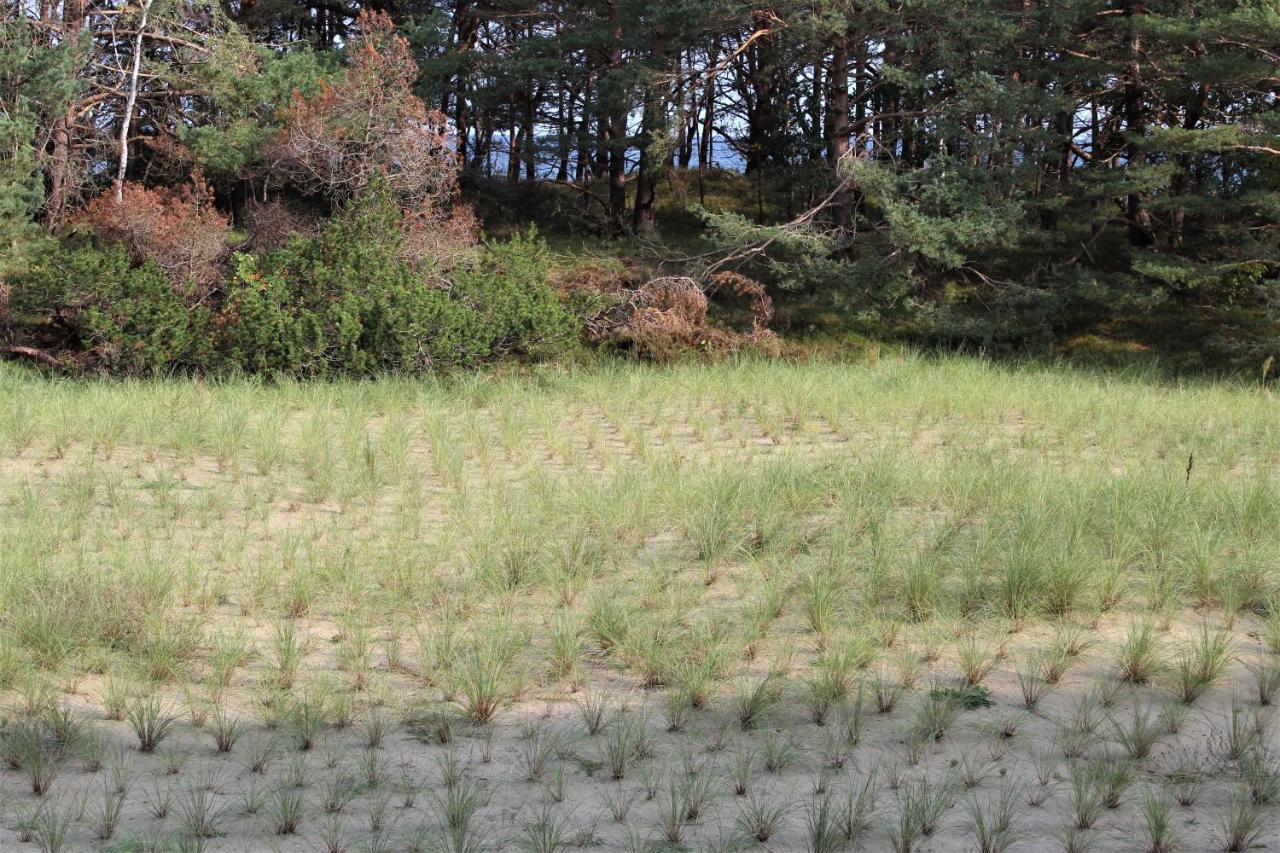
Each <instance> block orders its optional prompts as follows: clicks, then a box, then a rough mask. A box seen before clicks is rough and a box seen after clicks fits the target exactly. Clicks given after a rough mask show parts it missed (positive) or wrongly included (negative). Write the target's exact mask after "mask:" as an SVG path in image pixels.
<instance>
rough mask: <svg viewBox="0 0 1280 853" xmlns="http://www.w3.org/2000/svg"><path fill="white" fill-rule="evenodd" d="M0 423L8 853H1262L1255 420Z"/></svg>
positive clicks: (1267, 475) (928, 387)
mask: <svg viewBox="0 0 1280 853" xmlns="http://www.w3.org/2000/svg"><path fill="white" fill-rule="evenodd" d="M0 399H2V400H3V405H2V406H0V472H2V473H3V477H2V478H0V613H3V614H4V615H3V617H0V690H3V692H4V702H3V707H4V708H5V709H6V710H5V711H4V714H5V718H6V719H7V720H8V725H7V726H6V727H5V728H4V729H3V736H2V737H0V746H3V751H4V760H5V762H6V765H7V767H8V769H7V770H6V771H4V774H3V776H2V777H0V778H2V779H3V792H4V793H5V794H6V796H5V797H0V800H3V801H4V802H5V803H7V805H5V806H4V807H3V809H2V810H0V811H3V815H2V817H3V825H4V826H5V827H6V828H7V830H6V831H10V832H11V833H12V837H13V838H14V839H17V840H18V841H19V842H21V841H26V842H29V843H33V844H38V845H43V846H44V847H45V848H46V849H81V848H82V847H84V846H93V845H94V844H97V845H99V846H102V847H104V848H109V847H110V845H111V844H123V843H124V842H125V840H129V839H126V838H125V837H124V835H123V833H122V831H121V827H122V826H125V825H129V826H141V825H145V826H146V827H149V828H148V829H146V831H145V832H141V831H140V832H141V834H139V835H137V837H136V838H135V837H132V836H130V838H131V839H132V841H131V843H132V842H133V841H136V842H137V843H138V844H143V843H144V842H149V841H150V840H154V841H155V842H156V843H157V844H161V845H163V844H170V843H171V844H185V845H194V849H204V848H205V847H208V848H209V849H243V847H244V845H246V844H249V845H253V844H266V843H267V842H266V841H263V840H262V839H275V841H273V842H272V843H278V844H283V845H284V847H285V848H288V847H289V845H290V844H292V843H294V840H296V841H297V843H298V844H302V843H303V841H304V840H305V841H306V842H307V844H308V845H309V846H308V847H307V849H315V846H316V845H317V844H320V845H321V847H322V849H332V850H341V849H347V848H348V846H349V845H355V844H357V843H358V844H360V845H365V846H371V847H373V848H374V849H407V848H413V849H424V850H425V849H486V847H487V848H492V849H504V847H509V846H511V845H514V844H517V843H519V844H521V845H524V846H525V847H526V848H527V849H540V850H557V849H564V848H565V847H567V846H575V845H577V846H581V844H585V843H589V842H592V841H593V840H594V841H595V842H596V843H599V844H604V845H606V846H609V847H616V848H624V847H630V849H649V848H648V847H646V846H645V845H650V846H652V845H656V844H664V845H667V846H668V847H670V846H678V845H680V844H686V845H692V846H693V847H695V848H697V849H705V848H708V847H716V846H717V845H720V844H729V843H730V842H735V843H736V842H742V843H746V842H750V843H756V844H766V843H769V842H770V839H773V842H774V843H778V844H782V845H783V847H785V848H786V849H802V848H803V849H821V850H834V849H846V848H849V849H853V848H854V847H855V846H856V843H858V840H859V839H869V838H874V839H876V840H875V841H874V842H868V843H885V842H887V843H889V844H890V845H891V846H892V848H893V849H895V850H904V851H905V850H914V849H917V848H918V847H919V846H920V845H921V844H923V843H924V841H925V840H926V839H928V838H930V837H932V836H933V835H934V833H935V830H937V828H938V827H939V826H940V825H947V826H951V827H952V828H953V829H956V831H957V832H960V831H962V832H963V836H964V837H965V838H966V839H967V841H966V842H965V843H966V844H969V845H970V847H972V845H973V844H977V846H978V848H979V849H982V850H1003V849H1007V847H1008V846H1009V845H1010V844H1011V843H1012V841H1013V840H1014V839H1016V838H1019V837H1022V836H1023V835H1024V834H1025V832H1027V831H1032V830H1034V832H1035V833H1049V834H1053V835H1055V836H1056V835H1061V836H1062V837H1063V839H1064V841H1063V843H1064V845H1069V844H1084V843H1086V841H1085V839H1086V838H1088V839H1093V841H1094V842H1095V843H1098V844H1102V845H1103V847H1102V848H1101V849H1110V848H1108V847H1106V844H1107V843H1108V842H1106V841H1105V840H1100V839H1102V838H1103V837H1104V836H1105V833H1100V832H1099V830H1098V827H1099V826H1100V825H1110V826H1111V827H1112V828H1113V829H1114V828H1117V827H1125V826H1131V827H1133V831H1134V832H1139V833H1146V834H1147V835H1148V836H1149V838H1150V841H1149V842H1148V843H1149V844H1150V845H1151V849H1160V850H1163V849H1171V848H1168V847H1163V846H1160V845H1162V844H1165V843H1166V842H1167V841H1168V837H1169V836H1170V834H1171V833H1173V832H1174V829H1175V828H1178V831H1179V832H1183V831H1184V830H1185V829H1186V826H1184V824H1186V821H1185V820H1177V821H1173V820H1171V818H1170V813H1171V810H1173V811H1176V812H1177V813H1178V814H1182V811H1178V810H1187V809H1190V810H1191V812H1189V813H1188V814H1189V815H1191V816H1194V817H1195V818H1196V820H1195V821H1193V824H1194V826H1193V828H1192V829H1191V830H1190V833H1191V834H1190V838H1191V840H1192V842H1193V846H1196V845H1208V846H1213V847H1215V848H1216V847H1221V849H1244V848H1243V847H1239V846H1238V845H1239V844H1244V843H1245V842H1246V841H1249V840H1250V839H1251V838H1256V837H1258V833H1259V832H1262V831H1263V827H1265V826H1267V825H1269V823H1268V821H1269V820H1270V804H1271V802H1272V801H1273V800H1275V799H1280V784H1277V782H1276V780H1277V779H1280V762H1277V760H1276V759H1275V757H1274V756H1275V755H1276V754H1277V753H1274V752H1273V749H1274V731H1273V728H1274V727H1273V726H1271V724H1270V719H1271V718H1270V710H1269V709H1270V707H1271V702H1272V698H1273V697H1274V696H1275V695H1276V691H1277V689H1280V675H1277V672H1278V671H1280V667H1278V666H1277V664H1276V654H1277V652H1280V609H1277V608H1276V607H1275V605H1274V602H1275V601H1276V595H1277V591H1278V588H1277V581H1278V580H1280V575H1278V572H1280V527H1278V525H1277V520H1280V478H1278V477H1277V472H1278V471H1280V418H1277V417H1276V415H1277V413H1278V412H1280V408H1278V407H1277V405H1276V399H1275V396H1274V394H1273V393H1272V392H1270V391H1267V390H1265V389H1260V388H1253V387H1248V386H1245V385H1228V384H1211V383H1203V384H1201V383H1189V384H1171V383H1166V382H1160V381H1158V380H1157V379H1156V378H1155V377H1153V376H1151V375H1144V374H1142V373H1136V372H1135V373H1130V374H1124V373H1121V374H1112V375H1109V374H1105V373H1100V372H1091V371H1083V370H1079V371H1077V370H1072V369H1069V368H1065V367H1061V366H1059V367H1054V368H1047V367H1039V366H1030V365H1028V366H1001V365H997V364H993V363H990V362H986V361H982V360H978V359H971V358H961V357H955V358H945V359H935V358H924V357H919V356H912V355H905V356H892V357H889V356H886V357H883V358H880V359H877V360H874V361H868V362H865V363H859V364H832V363H814V364H781V363H769V362H754V361H753V362H745V363H741V364H736V365H680V366H671V367H645V366H637V365H622V364H605V365H601V366H598V367H593V368H590V369H588V368H576V369H575V368H560V369H555V370H547V371H545V372H540V373H536V374H533V375H529V376H520V377H496V376H488V377H463V378H459V379H454V380H449V381H444V380H440V381H418V380H415V381H408V380H398V379H387V380H383V381H377V382H365V383H345V384H344V383H337V384H302V383H289V382H284V383H279V384H266V383H260V382H252V381H227V382H221V383H201V382H193V381H187V380H171V381H154V382H112V383H91V382H77V381H50V380H45V379H40V378H37V377H34V376H32V375H30V374H27V373H23V372H20V371H18V370H14V369H11V368H7V367H6V368H4V369H3V370H0ZM1189 709H1197V711H1199V712H1200V713H1196V714H1191V715H1188V710H1189ZM495 744H496V745H495ZM1200 751H1203V752H1204V753H1205V756H1204V758H1205V760H1204V761H1199V762H1197V760H1196V756H1197V755H1199V752H1200ZM979 754H980V755H981V757H980V758H979V757H978V756H979ZM1210 755H1211V756H1212V757H1213V760H1212V761H1209V760H1208V756H1210ZM962 757H963V758H964V761H963V762H962V761H961V758H962ZM975 762H976V763H975ZM1179 762H1181V763H1179ZM1117 767H1119V768H1120V769H1116V768H1117ZM1116 773H1120V774H1122V776H1120V777H1117V776H1115V775H1114V774H1116ZM1108 774H1111V775H1108ZM1125 774H1127V775H1125ZM1187 774H1191V775H1190V776H1188V775H1187ZM601 781H603V782H607V784H603V785H602V784H598V783H599V782H601ZM295 782H297V783H300V784H298V785H295V784H294V783H295ZM1202 789H1207V790H1209V791H1210V793H1209V794H1207V795H1197V792H1201V791H1202ZM1028 791H1030V793H1027V792H1028ZM1139 792H1140V793H1139ZM1023 797H1025V798H1026V799H1027V800H1029V801H1030V802H1023V801H1022V799H1021V798H1023ZM583 798H585V799H583ZM566 800H569V801H577V800H581V801H583V802H589V803H590V806H589V807H586V808H585V809H582V810H574V809H572V808H567V807H564V806H562V804H563V803H564V802H565V801H566ZM1183 800H1187V801H1188V802H1183ZM1171 804H1172V805H1171ZM161 805H163V806H164V808H161ZM1199 809H1204V812H1203V814H1201V812H1200V811H1198V810H1199ZM355 812H359V813H360V815H361V817H360V820H359V821H356V820H355V819H354V817H352V815H353V814H354V813H355ZM873 815H875V816H876V817H875V819H873V817H872V816H873ZM486 816H487V817H488V818H490V819H489V820H485V819H484V818H485V817H486ZM713 816H714V819H713ZM132 817H136V818H138V820H137V821H131V818H132ZM143 818H145V820H143ZM885 827H888V829H887V832H886V830H885ZM1171 827H1172V828H1171ZM1184 834H1185V833H1184ZM1068 836H1069V837H1068ZM8 837H9V836H4V835H3V834H0V841H3V840H4V839H5V838H8ZM60 839H61V846H60V845H59V840H60ZM113 839H114V840H113ZM254 839H256V840H254ZM1162 839H1163V840H1162ZM90 841H92V844H90ZM580 843H581V844H580ZM378 844H385V845H388V846H386V847H381V848H378V847H376V845H378ZM418 844H420V845H422V846H421V847H414V845H418ZM1233 844H1234V845H1237V846H1235V847H1233V846H1232V845H1233ZM637 845H639V846H637ZM111 849H141V848H134V847H128V848H126V847H118V848H111ZM147 849H150V848H147ZM155 849H168V848H165V847H163V846H161V847H157V848H155ZM182 849H193V847H192V846H187V847H183V848H182ZM299 849H301V848H299ZM361 849H362V848H361ZM717 849H728V848H717ZM947 849H950V848H947ZM1068 849H1082V848H1080V847H1068ZM1205 849H1208V847H1206V848H1205Z"/></svg>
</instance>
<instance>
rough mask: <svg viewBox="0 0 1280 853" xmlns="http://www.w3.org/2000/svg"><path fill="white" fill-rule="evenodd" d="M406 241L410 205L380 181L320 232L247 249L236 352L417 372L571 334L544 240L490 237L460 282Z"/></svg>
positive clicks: (254, 360) (254, 359) (227, 326)
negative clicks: (406, 248)
mask: <svg viewBox="0 0 1280 853" xmlns="http://www.w3.org/2000/svg"><path fill="white" fill-rule="evenodd" d="M402 241H403V229H402V215H401V213H400V211H399V209H398V208H397V207H396V205H395V204H394V202H393V201H392V200H391V198H390V196H389V194H388V193H387V192H386V191H385V189H383V188H380V187H377V186H375V187H374V188H373V189H372V190H371V191H370V192H368V193H365V194H364V195H362V196H361V197H359V198H358V199H356V200H355V201H354V202H353V203H352V204H351V205H350V206H349V207H348V208H347V209H346V210H345V211H344V213H343V214H342V215H341V216H339V217H338V218H337V219H335V220H333V221H332V222H331V223H329V225H328V226H327V227H326V228H325V229H324V230H323V231H322V232H321V233H320V234H318V235H317V236H316V237H314V238H311V239H297V240H294V241H292V242H291V243H290V244H289V245H287V246H286V247H285V248H283V249H281V250H279V251H277V252H273V253H271V254H269V255H266V256H265V257H263V258H261V259H260V260H259V259H255V258H253V257H250V256H246V255H239V256H237V263H236V271H235V275H234V276H233V277H232V278H231V280H230V281H229V282H228V284H227V292H226V297H225V301H224V304H223V308H222V312H221V315H220V317H219V325H220V329H221V334H220V345H221V349H222V350H223V352H224V353H225V356H226V359H227V362H228V363H229V364H230V365H231V366H234V367H238V368H241V369H244V370H248V371H265V372H276V373H287V374H291V375H307V376H327V375H334V374H339V373H355V374H370V373H379V372H409V373H413V372H421V371H427V370H432V369H441V368H446V367H451V366H458V365H469V364H474V363H477V362H479V361H482V360H485V359H488V358H492V357H494V356H498V355H504V354H508V353H525V354H528V353H533V352H534V351H535V350H537V349H539V348H541V347H543V346H544V345H545V344H550V343H554V342H558V341H563V340H566V339H567V338H568V337H569V336H570V334H571V332H572V322H571V320H570V318H569V315H568V314H567V312H565V311H564V309H563V308H561V307H560V305H559V303H558V302H557V301H556V299H555V297H554V295H553V294H552V292H551V290H550V288H549V287H548V285H547V262H546V257H545V248H544V247H543V245H542V243H541V242H540V241H538V240H536V239H535V238H527V239H526V238H517V239H515V240H513V241H511V242H510V243H507V244H496V245H490V246H488V247H486V248H485V250H484V252H483V253H482V255H481V257H480V260H479V261H478V262H477V263H476V264H475V265H474V266H472V267H467V268H460V269H457V270H454V271H452V273H451V279H452V280H451V281H444V280H437V279H435V278H434V276H433V275H432V270H431V268H430V267H429V266H423V265H413V264H409V263H407V262H406V261H404V260H402V259H401V253H400V251H399V250H400V248H401V246H402Z"/></svg>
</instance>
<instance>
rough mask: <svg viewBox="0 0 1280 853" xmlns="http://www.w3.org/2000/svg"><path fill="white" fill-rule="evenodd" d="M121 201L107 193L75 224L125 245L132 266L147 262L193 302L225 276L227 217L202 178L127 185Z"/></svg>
mask: <svg viewBox="0 0 1280 853" xmlns="http://www.w3.org/2000/svg"><path fill="white" fill-rule="evenodd" d="M122 195H123V198H122V200H121V201H116V199H115V196H114V195H113V194H112V193H110V192H105V193H102V194H101V195H99V196H98V197H96V198H94V199H93V200H92V201H90V202H89V203H88V204H87V205H85V206H84V207H83V208H82V209H81V210H80V211H79V213H77V214H76V216H75V217H74V219H73V224H76V225H81V226H83V227H86V228H88V229H89V230H90V231H92V232H93V233H94V234H96V235H98V236H99V237H102V238H104V239H106V240H111V241H113V242H118V243H121V244H123V245H124V247H125V249H126V250H127V251H128V252H129V256H130V257H131V258H132V259H133V261H134V262H135V263H138V264H141V263H144V262H146V261H151V262H152V263H154V264H155V265H156V266H157V267H159V268H160V270H161V271H162V272H164V274H165V277H166V278H168V279H169V281H170V283H172V284H173V286H174V287H175V288H180V289H183V290H187V291H190V292H191V294H192V295H193V296H194V297H196V298H197V299H200V298H203V297H204V296H205V295H207V293H208V291H209V289H210V288H212V287H213V286H214V285H215V284H216V283H217V282H218V281H219V280H220V279H221V278H222V274H223V262H224V261H225V260H226V257H227V231H228V229H229V228H230V227H231V223H230V221H229V220H228V218H227V217H226V216H225V215H224V214H222V213H220V212H219V211H218V209H217V208H216V207H215V206H214V203H213V192H212V190H210V189H209V185H208V184H206V183H205V182H204V180H203V179H202V178H201V177H200V175H198V174H197V175H194V176H193V177H192V179H191V181H190V182H188V183H185V184H182V185H181V186H178V187H159V188H150V187H144V186H142V185H141V184H137V183H132V182H128V183H125V185H124V187H123V191H122Z"/></svg>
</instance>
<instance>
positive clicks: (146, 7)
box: [115, 0, 152, 204]
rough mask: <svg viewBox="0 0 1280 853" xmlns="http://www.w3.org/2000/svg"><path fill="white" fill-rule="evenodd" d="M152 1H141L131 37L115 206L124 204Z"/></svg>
mask: <svg viewBox="0 0 1280 853" xmlns="http://www.w3.org/2000/svg"><path fill="white" fill-rule="evenodd" d="M151 3H152V0H141V3H140V5H139V7H138V8H139V9H140V10H141V12H142V15H141V17H140V18H139V19H138V32H137V34H136V35H135V36H134V37H133V67H132V69H131V70H130V72H129V94H128V95H127V96H126V97H125V101H124V115H122V116H121V117H120V160H119V162H118V163H117V166H116V181H115V193H116V204H123V203H124V176H125V172H127V171H128V169H129V127H130V126H131V125H132V123H133V110H134V107H135V106H136V105H137V103H138V78H139V76H140V75H141V72H142V37H143V34H144V33H145V31H146V29H147V16H148V15H149V14H150V13H151Z"/></svg>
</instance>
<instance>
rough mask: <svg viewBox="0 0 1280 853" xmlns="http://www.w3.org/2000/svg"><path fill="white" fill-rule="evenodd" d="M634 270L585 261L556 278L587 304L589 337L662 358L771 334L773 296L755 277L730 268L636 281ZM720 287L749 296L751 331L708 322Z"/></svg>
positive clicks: (767, 340)
mask: <svg viewBox="0 0 1280 853" xmlns="http://www.w3.org/2000/svg"><path fill="white" fill-rule="evenodd" d="M633 275H634V271H633V270H625V269H624V270H623V271H619V270H617V269H616V268H613V269H607V268H602V267H599V266H591V265H588V266H585V267H579V268H577V269H575V271H574V274H573V275H572V276H571V277H569V278H568V279H567V280H566V279H561V280H560V281H559V282H558V283H559V285H560V289H561V291H562V292H564V293H566V294H567V295H569V296H570V297H571V301H573V302H576V303H577V304H579V305H580V306H585V307H586V310H583V311H581V312H580V313H582V314H583V315H584V320H583V328H584V331H585V335H586V337H587V339H588V341H590V342H591V343H594V344H603V345H614V346H620V347H623V348H625V349H628V350H630V351H631V352H633V353H635V354H636V355H638V356H641V357H644V358H654V359H665V358H670V357H673V356H675V355H678V354H681V353H685V352H687V351H689V350H690V349H693V350H699V351H704V352H733V351H736V350H739V349H742V348H743V347H744V346H759V345H768V344H771V343H772V342H773V340H774V335H773V333H772V332H771V331H769V328H768V324H769V321H770V320H771V319H772V317H773V302H772V300H771V299H770V298H769V294H768V293H767V292H766V291H765V288H764V286H763V285H762V284H760V283H759V282H757V281H754V280H752V279H749V278H747V277H746V276H743V275H740V274H738V273H732V272H724V273H717V274H714V275H712V276H709V277H708V278H707V279H706V281H705V282H699V281H697V280H695V279H693V278H689V277H687V276H662V277H659V278H652V279H648V280H641V281H639V282H637V281H636V280H635V279H634V278H633ZM718 292H727V293H729V294H731V295H732V296H734V297H737V298H739V299H745V300H746V301H747V303H748V309H749V311H750V314H751V323H752V324H751V329H750V331H748V332H745V333H743V332H737V331H735V330H733V329H729V328H726V327H724V326H721V325H717V324H715V323H711V322H708V320H707V311H708V309H709V307H710V297H711V296H712V295H713V294H715V293H718Z"/></svg>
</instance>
